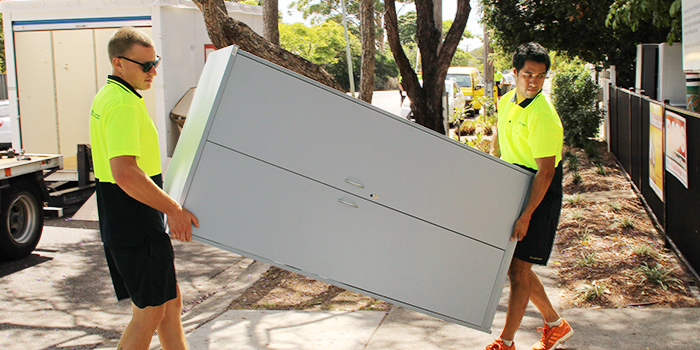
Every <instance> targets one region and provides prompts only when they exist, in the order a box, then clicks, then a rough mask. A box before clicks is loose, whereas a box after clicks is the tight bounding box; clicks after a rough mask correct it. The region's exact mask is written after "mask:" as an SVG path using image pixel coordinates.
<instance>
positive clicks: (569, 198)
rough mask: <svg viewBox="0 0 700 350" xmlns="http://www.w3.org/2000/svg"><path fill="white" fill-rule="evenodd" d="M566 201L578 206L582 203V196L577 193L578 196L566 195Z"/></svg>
mask: <svg viewBox="0 0 700 350" xmlns="http://www.w3.org/2000/svg"><path fill="white" fill-rule="evenodd" d="M564 201H566V202H567V203H569V204H573V205H576V204H578V203H579V202H580V201H581V194H580V193H576V194H572V195H566V196H564Z"/></svg>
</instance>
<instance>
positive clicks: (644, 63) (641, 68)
mask: <svg viewBox="0 0 700 350" xmlns="http://www.w3.org/2000/svg"><path fill="white" fill-rule="evenodd" d="M636 73H637V78H636V83H635V86H634V88H635V89H636V90H637V91H643V92H642V94H644V95H646V96H649V97H650V98H651V99H654V100H657V101H660V102H664V101H665V100H669V102H670V104H671V105H672V106H676V107H684V106H685V103H686V101H685V99H686V96H685V95H686V89H685V74H684V73H683V46H682V45H681V43H674V44H673V45H669V44H667V43H661V44H639V45H637V67H636Z"/></svg>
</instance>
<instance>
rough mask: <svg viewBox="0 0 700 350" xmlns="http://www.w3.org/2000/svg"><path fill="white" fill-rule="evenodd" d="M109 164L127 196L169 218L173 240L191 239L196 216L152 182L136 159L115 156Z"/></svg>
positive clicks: (197, 222) (195, 224)
mask: <svg viewBox="0 0 700 350" xmlns="http://www.w3.org/2000/svg"><path fill="white" fill-rule="evenodd" d="M109 165H110V166H111V168H112V176H113V177H114V180H115V181H116V182H117V185H118V186H119V187H120V188H121V189H122V190H124V192H126V194H128V195H129V196H131V197H132V198H134V199H136V200H137V201H139V202H141V203H143V204H146V205H148V206H149V207H152V208H155V209H157V210H160V211H161V212H163V213H165V214H166V215H167V216H168V227H170V235H171V236H172V237H173V238H175V239H177V240H179V241H183V242H189V241H191V240H192V224H194V226H196V227H199V220H197V217H196V216H194V215H193V214H192V213H190V212H189V211H188V210H187V209H185V208H183V207H182V206H180V204H178V203H177V202H176V201H175V200H174V199H172V198H170V196H168V194H167V193H165V192H164V191H163V190H162V189H160V187H158V186H157V185H156V184H155V183H153V181H151V179H150V178H149V177H148V175H147V174H146V173H144V172H143V170H141V168H139V166H138V164H137V163H136V158H135V157H133V156H119V157H114V158H111V159H110V160H109Z"/></svg>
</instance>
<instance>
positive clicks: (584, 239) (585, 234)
mask: <svg viewBox="0 0 700 350" xmlns="http://www.w3.org/2000/svg"><path fill="white" fill-rule="evenodd" d="M577 236H578V238H579V239H580V240H581V243H582V244H588V242H589V241H590V240H591V229H590V228H589V227H586V229H585V230H583V231H582V232H579V233H578V234H577Z"/></svg>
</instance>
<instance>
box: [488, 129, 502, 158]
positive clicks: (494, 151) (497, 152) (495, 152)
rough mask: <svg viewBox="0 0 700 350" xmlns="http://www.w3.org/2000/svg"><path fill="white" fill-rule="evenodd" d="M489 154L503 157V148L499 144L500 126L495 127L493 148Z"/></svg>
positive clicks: (492, 140) (492, 139) (492, 141)
mask: <svg viewBox="0 0 700 350" xmlns="http://www.w3.org/2000/svg"><path fill="white" fill-rule="evenodd" d="M489 154H490V155H492V156H494V157H496V158H501V148H500V147H499V146H498V128H496V127H495V126H494V127H493V136H492V138H491V150H490V151H489Z"/></svg>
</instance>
